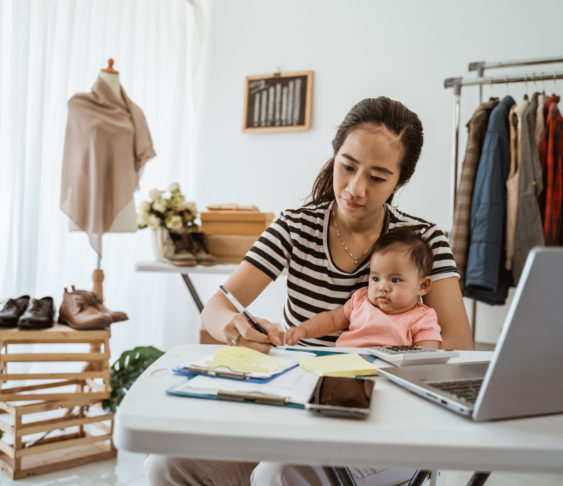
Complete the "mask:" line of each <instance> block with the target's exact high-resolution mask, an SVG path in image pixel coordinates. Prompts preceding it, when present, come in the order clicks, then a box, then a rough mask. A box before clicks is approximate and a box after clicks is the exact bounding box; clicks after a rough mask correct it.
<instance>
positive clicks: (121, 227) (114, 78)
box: [68, 59, 137, 233]
mask: <svg viewBox="0 0 563 486" xmlns="http://www.w3.org/2000/svg"><path fill="white" fill-rule="evenodd" d="M113 63H114V61H113V59H108V66H107V67H106V68H102V69H101V70H100V78H102V79H103V80H104V81H105V82H106V83H107V84H108V85H109V87H110V88H111V90H112V92H113V94H114V95H115V96H116V98H117V99H118V100H119V101H120V102H121V103H123V104H125V100H124V99H123V95H122V94H121V84H120V82H119V71H116V70H114V69H113ZM68 227H69V230H70V231H82V229H81V228H79V227H78V226H77V225H76V224H75V223H74V222H73V221H72V220H69V223H68ZM136 231H137V213H136V210H135V199H134V198H131V200H130V201H129V202H128V203H127V204H126V205H125V206H123V209H121V211H119V213H117V216H116V217H115V219H114V220H113V224H112V225H111V228H110V229H109V231H108V233H135V232H136Z"/></svg>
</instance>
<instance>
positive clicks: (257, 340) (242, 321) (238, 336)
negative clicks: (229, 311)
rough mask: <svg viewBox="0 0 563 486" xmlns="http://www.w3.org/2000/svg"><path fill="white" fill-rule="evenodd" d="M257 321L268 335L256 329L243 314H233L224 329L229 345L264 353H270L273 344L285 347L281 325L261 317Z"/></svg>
mask: <svg viewBox="0 0 563 486" xmlns="http://www.w3.org/2000/svg"><path fill="white" fill-rule="evenodd" d="M255 319H256V320H257V321H258V323H259V324H260V325H261V326H262V327H263V328H264V329H265V330H266V332H267V333H268V334H267V335H266V334H263V333H261V332H260V331H257V330H256V329H254V327H253V326H252V324H250V323H249V322H248V320H247V319H246V317H245V316H244V315H243V314H233V316H232V318H231V319H230V320H229V321H228V322H227V324H225V327H224V333H225V337H226V339H227V344H229V345H230V346H246V347H247V348H252V349H255V350H256V351H260V352H262V353H268V351H269V350H270V348H271V346H272V344H274V345H276V346H281V345H283V330H282V327H281V326H280V325H279V324H274V323H272V322H270V321H268V320H267V319H261V318H259V317H255Z"/></svg>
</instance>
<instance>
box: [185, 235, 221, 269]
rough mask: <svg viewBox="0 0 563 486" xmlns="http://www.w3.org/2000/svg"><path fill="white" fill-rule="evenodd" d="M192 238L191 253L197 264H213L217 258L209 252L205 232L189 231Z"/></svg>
mask: <svg viewBox="0 0 563 486" xmlns="http://www.w3.org/2000/svg"><path fill="white" fill-rule="evenodd" d="M189 235H190V237H191V240H192V248H191V250H192V253H193V254H194V256H195V259H196V261H197V264H198V265H215V264H216V263H217V260H216V259H215V257H214V256H212V255H211V254H210V253H209V245H208V244H207V237H206V236H205V233H201V232H194V233H189Z"/></svg>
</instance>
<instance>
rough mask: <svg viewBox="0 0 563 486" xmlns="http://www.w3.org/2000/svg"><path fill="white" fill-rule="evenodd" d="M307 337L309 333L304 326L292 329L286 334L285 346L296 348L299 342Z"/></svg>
mask: <svg viewBox="0 0 563 486" xmlns="http://www.w3.org/2000/svg"><path fill="white" fill-rule="evenodd" d="M305 337H307V333H306V332H305V329H304V328H303V327H302V326H295V327H291V328H289V329H288V330H287V331H286V332H285V344H287V345H288V346H294V345H296V344H297V341H299V340H300V339H303V338H305Z"/></svg>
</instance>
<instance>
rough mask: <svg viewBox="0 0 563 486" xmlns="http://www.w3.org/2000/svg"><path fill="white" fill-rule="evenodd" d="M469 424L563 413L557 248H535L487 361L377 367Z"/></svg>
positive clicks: (562, 251) (561, 269)
mask: <svg viewBox="0 0 563 486" xmlns="http://www.w3.org/2000/svg"><path fill="white" fill-rule="evenodd" d="M379 372H380V373H381V374H382V375H384V376H385V377H387V378H388V379H389V380H391V381H393V382H394V383H396V384H398V385H400V386H403V387H405V388H407V389H408V390H410V391H412V392H414V393H416V394H418V395H421V396H423V397H424V398H427V399H429V400H432V401H434V402H436V403H438V404H440V405H442V406H444V407H447V408H448V409H449V410H453V411H454V412H457V413H460V414H463V415H466V416H468V417H471V418H472V419H473V420H475V421H486V420H500V419H507V418H513V417H524V416H533V415H543V414H550V413H563V248H561V247H550V248H534V249H533V250H532V251H531V252H530V253H529V255H528V258H527V260H526V264H525V266H524V270H523V272H522V276H521V278H520V282H519V283H518V286H517V288H516V292H515V294H514V298H513V300H512V302H511V305H510V307H509V310H508V314H507V316H506V320H505V322H504V325H503V327H502V331H501V334H500V337H499V340H498V342H497V345H496V347H495V351H494V354H493V357H492V359H491V361H490V362H488V361H487V362H475V363H442V364H429V365H414V366H407V367H393V368H380V369H379Z"/></svg>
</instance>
